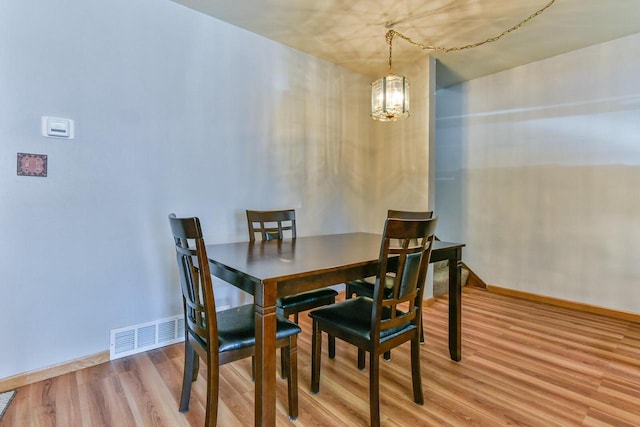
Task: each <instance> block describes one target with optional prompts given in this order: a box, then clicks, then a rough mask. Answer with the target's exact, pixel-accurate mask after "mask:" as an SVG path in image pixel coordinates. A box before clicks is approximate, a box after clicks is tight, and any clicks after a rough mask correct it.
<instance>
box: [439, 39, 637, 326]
mask: <svg viewBox="0 0 640 427" xmlns="http://www.w3.org/2000/svg"><path fill="white" fill-rule="evenodd" d="M436 116H437V118H436V192H435V196H436V210H437V211H438V213H439V214H440V216H441V218H442V221H441V222H440V223H439V231H438V234H439V236H440V237H441V238H445V239H452V240H459V241H463V242H466V243H467V247H466V248H465V252H464V259H465V262H466V263H467V264H468V265H469V266H470V267H471V268H472V269H473V270H474V271H475V272H476V273H478V274H479V276H480V277H481V278H482V279H484V280H485V281H486V282H487V283H489V284H492V285H497V286H502V287H506V288H512V289H517V290H521V291H526V292H531V293H535V294H541V295H548V296H552V297H556V298H562V299H567V300H571V301H578V302H583V303H586V304H592V305H597V306H604V307H608V308H612V309H618V310H624V311H630V312H635V313H638V312H640V291H638V282H639V281H640V262H638V261H639V260H640V216H639V214H638V212H640V195H639V193H638V189H639V188H640V34H636V35H633V36H629V37H625V38H621V39H618V40H614V41H612V42H608V43H604V44H600V45H597V46H593V47H589V48H586V49H582V50H579V51H575V52H571V53H568V54H565V55H560V56H557V57H553V58H550V59H547V60H544V61H540V62H536V63H532V64H529V65H525V66H522V67H518V68H514V69H512V70H508V71H505V72H501V73H497V74H494V75H491V76H487V77H483V78H479V79H476V80H472V81H469V82H466V83H463V84H459V85H456V86H453V87H450V88H447V89H442V90H439V91H438V92H437V95H436Z"/></svg>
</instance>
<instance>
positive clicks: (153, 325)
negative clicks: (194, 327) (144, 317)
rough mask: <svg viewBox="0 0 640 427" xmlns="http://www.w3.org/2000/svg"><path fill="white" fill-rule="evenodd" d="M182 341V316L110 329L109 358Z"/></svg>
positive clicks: (117, 357)
mask: <svg viewBox="0 0 640 427" xmlns="http://www.w3.org/2000/svg"><path fill="white" fill-rule="evenodd" d="M180 341H184V316H182V315H180V316H174V317H170V318H168V319H162V320H157V321H155V322H147V323H140V324H138V325H133V326H127V327H125V328H120V329H112V330H111V344H110V346H109V348H110V351H109V358H110V359H111V360H114V359H119V358H120V357H124V356H130V355H132V354H136V353H141V352H143V351H147V350H152V349H154V348H159V347H163V346H165V345H169V344H174V343H177V342H180Z"/></svg>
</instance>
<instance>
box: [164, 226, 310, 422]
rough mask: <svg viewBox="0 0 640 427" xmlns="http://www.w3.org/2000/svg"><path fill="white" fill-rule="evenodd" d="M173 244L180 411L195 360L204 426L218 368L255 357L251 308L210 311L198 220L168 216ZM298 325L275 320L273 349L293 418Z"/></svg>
mask: <svg viewBox="0 0 640 427" xmlns="http://www.w3.org/2000/svg"><path fill="white" fill-rule="evenodd" d="M169 225H170V227H171V232H172V234H173V238H174V241H175V247H176V260H177V263H178V274H179V276H180V285H181V288H182V301H183V308H184V317H185V352H184V373H183V378H182V393H181V396H180V412H187V411H188V410H189V401H190V398H191V383H192V382H193V381H195V380H196V378H197V377H198V371H199V363H200V358H202V360H204V362H205V363H206V364H207V378H206V379H207V402H206V407H205V408H206V415H205V426H207V427H213V426H215V425H216V420H217V414H218V387H219V381H220V380H219V375H220V374H219V366H220V365H224V364H225V363H229V362H234V361H236V360H240V359H243V358H246V357H251V356H254V354H255V343H256V337H255V308H254V305H253V304H247V305H243V306H240V307H236V308H232V309H228V310H223V311H220V312H216V306H215V298H214V292H213V286H212V282H211V274H210V270H209V262H208V258H207V251H206V248H205V242H204V239H203V236H202V229H201V227H200V220H199V219H198V218H197V217H192V218H177V217H176V215H175V214H170V215H169ZM300 332H301V329H300V327H299V326H298V325H297V324H295V323H293V322H290V321H289V320H287V319H284V318H283V317H282V316H277V321H276V346H277V347H278V348H281V349H282V350H281V351H282V352H283V353H284V354H285V355H286V356H285V357H286V359H287V361H286V362H287V367H288V373H287V379H288V381H287V386H288V403H289V418H291V419H292V420H294V419H296V418H297V417H298V362H297V347H296V346H297V335H298V334H299V333H300Z"/></svg>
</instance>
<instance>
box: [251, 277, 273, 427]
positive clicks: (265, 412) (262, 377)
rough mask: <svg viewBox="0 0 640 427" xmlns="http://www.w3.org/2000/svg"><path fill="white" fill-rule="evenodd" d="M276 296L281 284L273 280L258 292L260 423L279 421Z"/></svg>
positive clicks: (270, 424)
mask: <svg viewBox="0 0 640 427" xmlns="http://www.w3.org/2000/svg"><path fill="white" fill-rule="evenodd" d="M276 296H277V283H276V282H269V281H265V282H263V286H260V287H258V289H257V292H256V294H255V316H256V355H255V356H256V357H255V360H256V383H255V425H256V426H265V427H267V426H268V427H273V426H275V424H276Z"/></svg>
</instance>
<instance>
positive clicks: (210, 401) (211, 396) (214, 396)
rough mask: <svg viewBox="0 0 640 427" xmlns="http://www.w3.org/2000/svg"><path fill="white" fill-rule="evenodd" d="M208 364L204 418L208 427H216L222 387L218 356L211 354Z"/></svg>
mask: <svg viewBox="0 0 640 427" xmlns="http://www.w3.org/2000/svg"><path fill="white" fill-rule="evenodd" d="M208 356H209V360H208V362H207V373H208V374H207V406H206V414H205V418H204V425H205V426H206V427H216V425H217V421H218V389H219V386H220V369H219V366H218V357H217V356H218V355H217V354H216V355H215V356H213V355H211V354H209V355H208Z"/></svg>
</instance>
